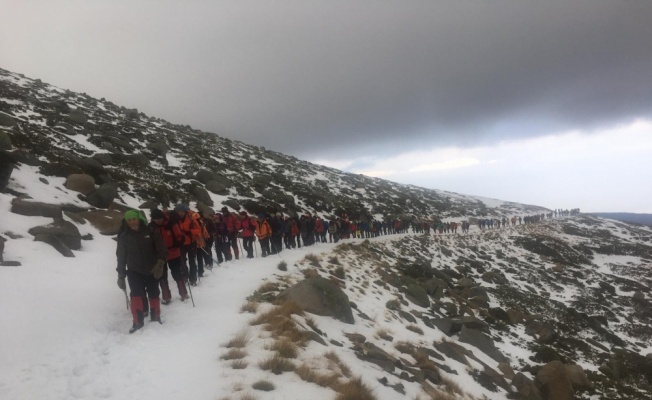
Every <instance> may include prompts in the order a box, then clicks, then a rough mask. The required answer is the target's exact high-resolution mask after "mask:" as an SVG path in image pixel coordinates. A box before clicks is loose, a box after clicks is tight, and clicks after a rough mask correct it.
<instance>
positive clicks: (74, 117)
mask: <svg viewBox="0 0 652 400" xmlns="http://www.w3.org/2000/svg"><path fill="white" fill-rule="evenodd" d="M66 119H67V120H69V121H72V122H76V123H78V124H85V123H86V122H87V121H88V116H86V114H85V113H84V112H83V111H81V110H78V109H77V110H72V111H71V112H70V114H68V115H67V116H66Z"/></svg>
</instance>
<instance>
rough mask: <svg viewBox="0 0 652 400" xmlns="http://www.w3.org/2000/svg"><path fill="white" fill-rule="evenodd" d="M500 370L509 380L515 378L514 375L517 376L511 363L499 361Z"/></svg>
mask: <svg viewBox="0 0 652 400" xmlns="http://www.w3.org/2000/svg"><path fill="white" fill-rule="evenodd" d="M498 370H499V371H500V372H502V373H503V376H505V378H507V379H509V380H512V379H514V376H515V374H514V370H513V369H512V367H511V366H510V365H509V363H508V362H500V363H498Z"/></svg>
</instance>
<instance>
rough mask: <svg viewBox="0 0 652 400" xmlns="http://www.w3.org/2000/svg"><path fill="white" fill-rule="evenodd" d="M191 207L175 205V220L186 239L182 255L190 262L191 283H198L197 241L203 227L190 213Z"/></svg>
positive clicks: (184, 260) (184, 259) (185, 260)
mask: <svg viewBox="0 0 652 400" xmlns="http://www.w3.org/2000/svg"><path fill="white" fill-rule="evenodd" d="M188 211H190V209H189V208H188V206H187V205H185V204H177V205H176V206H174V212H175V215H176V216H175V220H176V221H177V224H178V225H179V228H180V229H181V233H183V236H184V240H183V245H182V247H181V257H182V259H183V262H184V266H185V265H186V262H187V263H188V264H190V271H189V278H190V284H191V285H193V286H194V285H197V242H198V241H199V240H200V239H199V238H200V235H201V227H200V226H199V225H198V224H197V222H196V220H195V219H193V218H192V217H191V216H190V214H189V213H188Z"/></svg>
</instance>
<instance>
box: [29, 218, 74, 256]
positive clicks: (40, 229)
mask: <svg viewBox="0 0 652 400" xmlns="http://www.w3.org/2000/svg"><path fill="white" fill-rule="evenodd" d="M28 232H29V233H30V235H33V236H37V235H51V236H55V237H56V238H57V239H59V240H60V241H61V242H62V243H63V244H65V245H66V246H67V247H68V248H70V249H72V250H79V249H81V234H80V233H79V229H77V227H76V226H75V224H73V223H72V222H68V221H64V220H56V221H54V222H53V223H51V224H49V225H41V226H36V227H34V228H31V229H30V230H29V231H28ZM43 241H45V240H43Z"/></svg>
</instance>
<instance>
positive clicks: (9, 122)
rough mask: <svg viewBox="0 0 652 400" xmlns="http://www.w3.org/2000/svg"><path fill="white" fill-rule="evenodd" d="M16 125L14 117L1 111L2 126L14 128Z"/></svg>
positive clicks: (0, 124)
mask: <svg viewBox="0 0 652 400" xmlns="http://www.w3.org/2000/svg"><path fill="white" fill-rule="evenodd" d="M14 125H16V119H15V118H14V116H13V115H9V114H7V113H4V112H2V111H0V126H9V127H11V126H14Z"/></svg>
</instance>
